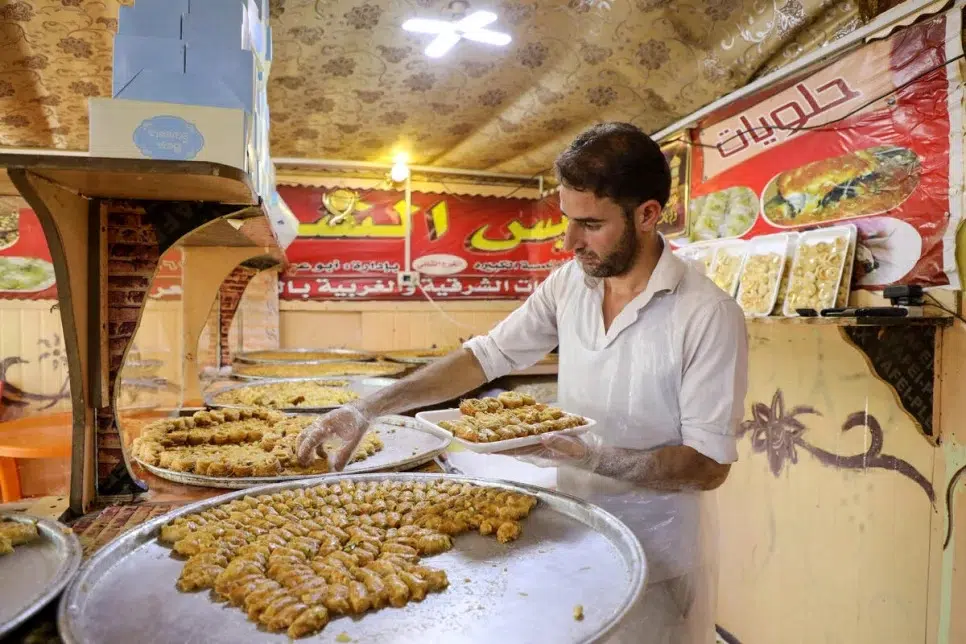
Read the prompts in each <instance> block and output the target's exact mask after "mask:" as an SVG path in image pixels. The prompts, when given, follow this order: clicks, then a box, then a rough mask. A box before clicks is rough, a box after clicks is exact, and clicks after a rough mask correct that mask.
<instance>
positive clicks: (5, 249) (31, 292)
mask: <svg viewBox="0 0 966 644" xmlns="http://www.w3.org/2000/svg"><path fill="white" fill-rule="evenodd" d="M181 268H182V255H181V249H180V248H171V249H169V250H168V252H166V253H165V254H164V255H162V256H161V262H160V266H159V267H158V272H157V274H156V275H155V278H154V281H153V282H152V284H151V291H150V292H149V293H148V297H150V298H152V299H157V300H173V299H180V298H181ZM0 299H3V300H56V299H57V283H56V279H55V277H54V265H53V260H52V259H51V257H50V248H49V247H48V246H47V238H46V237H45V236H44V230H43V228H42V227H41V226H40V220H39V219H37V215H36V214H35V213H34V211H33V210H30V209H29V208H22V209H20V210H18V211H14V212H10V213H0Z"/></svg>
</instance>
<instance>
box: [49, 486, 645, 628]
mask: <svg viewBox="0 0 966 644" xmlns="http://www.w3.org/2000/svg"><path fill="white" fill-rule="evenodd" d="M346 478H351V479H353V480H355V481H371V480H417V481H433V480H439V479H446V480H448V481H456V482H467V483H474V484H477V485H483V486H486V487H495V488H502V489H506V490H512V491H514V492H522V493H526V494H532V495H534V496H536V497H537V499H538V501H539V503H538V505H537V507H536V508H534V510H533V512H531V514H530V516H529V517H528V518H527V519H525V520H524V521H523V522H522V523H523V534H522V536H521V537H520V539H519V540H517V541H514V542H512V543H510V544H506V545H504V544H500V543H498V542H497V541H496V539H494V538H492V537H482V536H480V535H478V534H466V535H462V536H460V537H457V538H456V543H455V546H454V548H453V549H452V550H450V551H449V552H445V553H443V554H440V555H437V556H434V557H429V558H426V559H424V561H425V562H426V563H427V564H428V565H431V566H433V567H434V568H440V569H442V570H444V571H446V574H447V576H448V577H449V580H450V586H449V588H447V589H446V590H444V591H442V592H440V593H433V594H431V595H430V596H428V597H427V598H426V599H425V600H423V601H422V602H413V603H410V604H407V605H406V606H405V607H404V608H401V609H398V610H391V609H383V610H379V611H374V612H370V613H366V614H365V615H363V616H362V617H360V618H357V619H352V618H349V617H339V618H337V619H334V620H332V622H331V623H329V624H328V625H327V626H326V627H325V629H324V630H323V631H322V632H321V633H319V634H318V635H316V636H315V637H314V638H311V639H307V640H306V641H324V642H335V641H352V642H365V643H366V644H390V643H392V644H395V643H400V644H402V643H407V644H408V643H410V642H454V643H457V642H458V643H460V644H470V643H475V642H480V643H483V642H486V643H491V642H501V643H502V644H545V643H546V642H553V643H554V644H570V643H576V642H580V643H584V642H595V641H599V640H601V639H602V638H603V637H604V636H605V635H607V634H608V633H610V632H612V631H613V629H614V628H616V627H617V625H618V624H619V623H620V621H621V619H622V618H623V617H624V615H625V614H626V613H627V611H628V610H629V609H630V607H631V606H632V605H633V604H634V603H635V602H636V601H637V600H638V598H639V597H640V595H641V593H642V591H643V588H644V582H645V579H646V576H647V564H646V560H645V558H644V552H643V551H642V549H641V545H640V542H639V541H638V540H637V538H636V537H635V536H634V535H633V533H631V531H630V530H629V529H628V528H627V527H626V526H625V525H624V524H623V523H621V522H620V521H618V520H617V518H616V517H614V516H613V515H611V514H609V513H607V512H605V511H604V510H602V509H600V508H598V507H596V506H594V505H591V504H589V503H586V502H584V501H581V500H579V499H576V498H573V497H570V496H566V495H563V494H558V493H556V492H551V491H549V490H545V489H542V488H538V487H533V486H529V485H519V484H512V483H508V482H504V481H489V480H486V479H478V478H472V477H464V476H446V475H440V474H367V475H358V476H351V477H346V476H342V477H339V479H346ZM339 479H332V480H331V481H332V482H334V481H335V480H339ZM317 483H318V481H305V480H303V481H298V482H292V483H282V484H277V485H269V486H265V487H262V488H257V489H251V490H246V491H241V492H233V493H230V494H226V495H223V496H219V497H216V498H214V499H208V500H205V501H201V502H199V503H194V504H192V505H189V506H186V507H184V508H181V509H179V510H177V511H175V512H172V513H170V514H168V515H165V516H163V517H159V518H157V519H155V520H153V521H150V522H148V523H145V524H143V525H141V526H139V527H137V528H135V529H133V530H131V531H130V532H128V533H126V534H124V535H123V536H121V537H119V538H118V539H116V540H114V541H113V542H111V543H110V544H108V545H107V546H105V547H104V548H102V549H101V550H100V551H99V552H98V553H97V554H96V555H94V557H93V558H91V559H90V561H88V563H87V564H86V565H85V566H84V568H83V569H82V570H81V571H80V573H78V575H77V576H76V577H75V579H74V581H73V583H71V585H70V587H69V588H68V589H67V591H66V592H65V593H64V597H63V598H62V600H61V603H60V607H59V612H58V620H57V621H58V626H59V629H60V634H61V637H62V638H63V639H64V641H65V642H68V643H74V642H76V643H81V642H83V643H95V642H96V643H97V644H113V643H115V642H143V641H148V640H150V642H151V643H152V644H165V643H167V642H172V643H175V642H177V643H178V644H181V643H182V642H201V641H203V642H206V643H210V644H216V643H221V642H225V643H229V642H230V643H235V642H245V641H253V640H256V639H257V640H258V641H265V642H279V643H281V642H289V641H290V640H289V639H288V637H287V636H286V635H285V634H270V633H266V632H264V631H259V630H257V628H256V626H255V625H254V624H253V623H251V622H249V621H248V620H247V619H246V617H245V614H244V612H243V611H241V610H237V609H229V608H226V607H225V606H224V604H219V603H215V602H213V601H212V600H211V599H210V597H209V596H208V594H205V593H180V592H178V591H177V589H176V588H175V582H176V581H177V579H178V576H179V574H180V573H181V568H182V566H183V561H181V560H179V559H176V558H175V557H173V556H172V555H171V551H170V549H169V548H167V547H165V546H162V545H161V544H159V543H158V541H157V536H158V534H159V533H160V531H161V527H162V526H163V525H165V524H166V523H167V522H169V521H171V520H172V519H173V518H175V517H177V516H180V515H184V514H189V513H192V512H200V511H202V510H205V509H207V508H211V507H214V506H217V505H221V504H223V503H226V502H228V501H231V500H232V499H236V498H240V497H242V496H244V495H249V494H262V493H274V492H278V491H280V490H284V489H289V488H297V487H310V486H312V485H315V484H317ZM577 605H582V606H583V609H584V619H583V620H582V621H576V620H575V619H574V618H573V611H574V607H575V606H577ZM119 606H138V607H142V608H143V610H136V611H125V610H123V609H119V608H118V607H119ZM343 634H344V635H343ZM347 637H348V639H346V638H347Z"/></svg>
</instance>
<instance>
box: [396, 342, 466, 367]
mask: <svg viewBox="0 0 966 644" xmlns="http://www.w3.org/2000/svg"><path fill="white" fill-rule="evenodd" d="M458 348H459V347H458V346H451V347H432V348H429V349H403V350H400V351H385V352H383V353H382V354H380V357H382V358H385V359H386V360H391V361H392V362H401V363H403V364H429V363H430V362H435V361H436V360H439V359H440V358H442V357H443V356H445V355H446V354H448V353H450V352H452V351H455V350H456V349H458Z"/></svg>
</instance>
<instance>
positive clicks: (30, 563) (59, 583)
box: [0, 513, 81, 638]
mask: <svg viewBox="0 0 966 644" xmlns="http://www.w3.org/2000/svg"><path fill="white" fill-rule="evenodd" d="M0 519H13V520H14V521H18V522H21V523H26V522H31V523H36V524H37V532H39V533H40V539H39V540H37V541H35V542H34V543H28V544H24V545H22V546H16V547H15V548H14V549H13V553H12V554H9V555H3V556H0V580H2V581H0V638H3V636H4V635H6V634H8V633H9V632H11V631H12V630H14V629H15V628H17V627H18V626H20V625H21V624H23V623H24V622H26V621H27V620H28V619H29V618H30V617H31V616H33V615H34V614H35V613H36V612H37V611H39V610H40V609H42V608H43V607H44V606H46V605H47V604H49V603H50V602H51V601H52V600H53V599H54V598H55V597H57V595H59V594H60V591H62V590H63V589H64V586H66V585H67V582H69V581H70V580H71V577H73V576H74V573H76V572H77V569H78V568H79V567H80V563H81V545H80V541H79V540H78V539H77V536H76V535H75V534H74V533H73V532H71V531H70V528H68V527H67V526H65V525H63V524H60V523H58V522H56V521H52V520H50V519H43V518H40V517H34V516H30V515H26V514H19V513H18V514H4V513H0Z"/></svg>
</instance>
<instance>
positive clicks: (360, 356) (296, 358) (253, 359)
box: [235, 349, 376, 364]
mask: <svg viewBox="0 0 966 644" xmlns="http://www.w3.org/2000/svg"><path fill="white" fill-rule="evenodd" d="M269 351H270V352H271V353H285V354H290V355H291V356H292V357H291V358H289V359H281V360H278V359H273V360H268V359H265V358H259V357H258V355H259V354H264V353H268V352H269ZM312 353H332V354H335V355H336V356H339V357H337V358H322V359H315V358H311V359H309V358H304V357H303V356H305V355H308V354H312ZM375 359H376V355H375V354H374V353H371V352H369V351H357V350H355V349H269V350H260V351H246V352H244V353H239V354H236V355H235V362H245V363H248V364H289V363H292V362H297V363H300V364H323V363H326V362H368V361H369V360H375Z"/></svg>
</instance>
